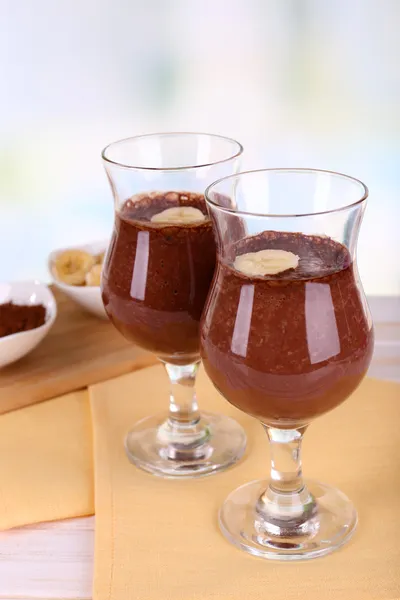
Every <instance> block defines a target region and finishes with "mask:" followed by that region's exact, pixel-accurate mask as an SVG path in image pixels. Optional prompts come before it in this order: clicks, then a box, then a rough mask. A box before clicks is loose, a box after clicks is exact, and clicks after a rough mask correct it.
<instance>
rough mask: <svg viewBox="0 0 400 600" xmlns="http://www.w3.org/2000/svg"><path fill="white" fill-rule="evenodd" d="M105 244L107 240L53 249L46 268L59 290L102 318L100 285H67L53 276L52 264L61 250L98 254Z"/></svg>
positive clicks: (103, 249)
mask: <svg viewBox="0 0 400 600" xmlns="http://www.w3.org/2000/svg"><path fill="white" fill-rule="evenodd" d="M107 246H108V241H104V240H103V241H101V242H93V243H91V244H84V245H81V246H70V247H68V248H60V249H59V250H54V252H52V253H51V254H50V256H49V260H48V269H49V273H50V276H51V280H52V283H53V284H54V285H55V286H56V287H57V288H58V289H59V290H61V291H62V292H64V293H65V294H66V295H67V296H69V297H70V298H71V300H73V301H74V302H76V303H77V304H79V305H80V306H82V308H84V309H85V310H87V311H88V312H91V313H92V314H94V315H96V317H100V318H102V319H107V314H106V311H105V310H104V306H103V302H102V300H101V291H100V287H99V286H89V285H87V286H86V285H82V286H81V285H68V284H66V283H63V282H62V281H59V280H58V279H57V278H56V277H55V275H54V269H53V265H54V261H55V259H56V257H57V255H58V254H61V252H65V250H84V251H85V252H89V253H90V254H100V252H104V251H105V250H106V249H107Z"/></svg>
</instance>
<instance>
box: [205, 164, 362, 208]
mask: <svg viewBox="0 0 400 600" xmlns="http://www.w3.org/2000/svg"><path fill="white" fill-rule="evenodd" d="M254 173H300V174H304V173H315V174H318V173H325V174H327V175H332V176H334V177H339V178H341V179H347V180H348V181H349V182H351V183H356V184H357V185H358V186H359V187H361V189H362V191H363V193H362V196H361V198H359V199H358V200H356V201H355V202H351V203H350V204H345V205H343V206H339V207H338V208H331V209H329V210H322V211H317V212H305V213H301V212H300V213H256V212H251V211H246V210H235V209H234V208H229V207H225V206H221V205H220V204H218V203H217V202H214V201H213V200H212V199H211V198H210V191H211V190H212V188H215V187H217V186H218V185H219V184H220V183H222V182H223V181H227V180H229V179H232V180H234V179H239V178H240V177H241V176H242V175H250V174H254ZM368 195H369V190H368V188H367V186H366V185H365V183H363V182H362V181H361V180H360V179H356V178H355V177H352V176H351V175H346V174H344V173H338V172H337V171H329V170H327V169H312V168H307V167H281V168H279V167H278V168H274V167H272V168H266V169H253V170H250V171H241V172H240V173H234V174H232V175H227V176H225V177H221V178H220V179H217V180H216V181H214V182H213V183H211V184H210V185H209V186H208V187H207V188H206V190H205V192H204V197H205V200H206V202H207V204H210V205H212V206H213V207H215V208H217V209H218V210H221V211H222V212H226V213H230V214H233V215H247V216H251V217H271V218H280V219H282V218H286V217H288V218H294V217H313V216H318V215H327V214H331V213H337V212H340V211H342V210H347V209H349V208H352V207H354V206H357V205H358V204H362V203H363V202H365V200H366V199H367V198H368Z"/></svg>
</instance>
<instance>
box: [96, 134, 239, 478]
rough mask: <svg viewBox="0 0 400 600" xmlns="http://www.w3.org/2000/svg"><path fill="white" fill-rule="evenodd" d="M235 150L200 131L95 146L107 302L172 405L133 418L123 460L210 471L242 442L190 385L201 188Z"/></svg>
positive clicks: (200, 276)
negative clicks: (108, 204) (99, 159)
mask: <svg viewBox="0 0 400 600" xmlns="http://www.w3.org/2000/svg"><path fill="white" fill-rule="evenodd" d="M241 154H242V146H241V145H240V144H239V143H238V142H236V141H234V140H231V139H228V138H224V137H220V136H215V135H208V134H198V133H165V134H150V135H143V136H138V137H135V138H129V139H126V140H122V141H120V142H115V143H113V144H110V145H109V146H107V148H105V150H104V151H103V154H102V156H103V161H104V166H105V169H106V172H107V175H108V178H109V181H110V184H111V188H112V191H113V195H114V201H115V224H114V231H113V235H112V239H111V243H110V246H109V249H108V252H107V255H106V258H105V262H104V268H103V275H102V283H101V287H102V297H103V302H104V306H105V309H106V311H107V314H108V316H109V318H110V320H111V321H112V323H113V324H114V325H115V327H116V328H117V329H118V330H119V331H120V332H121V333H122V335H124V336H125V337H126V338H127V339H128V340H131V341H132V342H133V343H135V344H137V345H139V346H141V347H142V348H145V349H147V350H149V351H150V352H153V353H154V354H155V355H156V356H157V357H158V358H159V359H160V361H161V362H162V363H163V364H164V366H165V369H166V372H167V374H168V377H169V380H170V395H169V412H167V411H166V412H165V413H164V414H161V415H156V416H150V417H148V418H146V419H144V420H143V421H141V422H139V423H137V424H136V425H134V427H133V429H132V430H131V431H130V432H129V433H128V435H127V437H126V441H125V447H126V452H127V455H128V457H129V458H130V460H131V461H132V462H134V463H135V464H136V465H137V466H139V467H141V468H142V469H144V470H146V471H149V472H151V473H153V474H155V475H160V476H163V477H179V478H182V477H197V476H200V475H209V474H211V473H215V472H217V471H219V470H221V469H224V468H226V467H228V466H229V465H231V464H233V463H235V462H236V461H237V460H239V458H240V457H241V456H242V454H243V452H244V449H245V445H246V437H245V434H244V431H243V429H242V428H241V427H240V426H239V425H238V424H237V423H236V422H235V421H234V420H233V419H230V418H228V417H225V416H222V415H215V414H206V413H203V412H200V411H199V408H198V402H197V398H196V393H195V379H196V373H197V371H198V368H199V364H200V339H199V323H200V317H201V313H202V310H203V307H204V303H205V300H206V297H207V294H208V290H209V287H210V284H211V280H212V277H213V274H214V269H215V259H216V248H215V241H214V234H213V231H212V226H211V221H210V218H209V216H208V212H207V208H206V204H205V200H204V190H205V188H206V187H207V185H209V184H210V183H211V182H212V181H215V180H216V179H218V178H219V177H223V176H226V175H230V174H232V173H235V172H237V169H238V162H239V158H240V156H241ZM220 201H221V203H222V204H223V203H224V199H222V198H221V199H220ZM225 201H226V202H227V201H228V200H227V199H225ZM166 396H167V393H166ZM136 401H137V402H143V401H144V402H145V401H146V400H145V398H138V399H137V400H136Z"/></svg>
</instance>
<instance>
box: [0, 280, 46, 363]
mask: <svg viewBox="0 0 400 600" xmlns="http://www.w3.org/2000/svg"><path fill="white" fill-rule="evenodd" d="M6 302H14V304H29V305H33V304H43V306H44V307H45V308H46V321H45V323H44V324H43V325H41V326H40V327H37V328H36V329H31V330H30V331H21V332H20V333H13V334H12V335H6V336H5V337H2V338H0V368H1V367H5V366H6V365H9V364H10V363H13V362H15V361H16V360H18V359H19V358H22V357H23V356H25V354H28V352H30V351H31V350H33V349H34V348H36V346H37V345H38V344H39V343H40V342H41V341H42V339H43V338H44V337H45V336H46V335H47V334H48V333H49V331H50V329H51V328H52V326H53V323H54V321H55V320H56V316H57V304H56V301H55V298H54V296H53V294H52V293H51V291H50V290H49V288H48V287H47V285H44V284H43V283H40V282H39V281H16V282H11V283H0V304H4V303H6Z"/></svg>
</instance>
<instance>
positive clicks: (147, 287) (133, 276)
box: [102, 192, 215, 364]
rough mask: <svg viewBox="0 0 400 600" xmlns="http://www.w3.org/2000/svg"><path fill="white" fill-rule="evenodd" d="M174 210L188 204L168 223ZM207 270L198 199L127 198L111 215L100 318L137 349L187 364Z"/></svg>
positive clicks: (210, 246)
mask: <svg viewBox="0 0 400 600" xmlns="http://www.w3.org/2000/svg"><path fill="white" fill-rule="evenodd" d="M178 207H190V211H189V213H190V214H189V217H188V218H187V215H183V214H182V221H180V215H176V214H175V217H174V219H173V220H172V221H171V222H168V220H169V219H170V218H171V216H170V215H169V213H170V212H171V209H174V208H178ZM179 210H180V209H179ZM163 211H166V212H165V213H163ZM173 212H174V211H172V213H173ZM160 213H163V214H165V216H162V217H161V215H160ZM175 213H176V211H175ZM193 215H194V217H193ZM159 216H160V217H161V220H158V217H159ZM163 219H165V221H164V220H163ZM185 219H186V221H185ZM214 267H215V243H214V236H213V232H212V227H211V222H210V220H209V218H208V215H207V209H206V206H205V201H204V197H203V196H202V195H200V194H193V193H188V192H187V193H184V192H180V193H176V192H168V193H162V192H160V193H156V192H155V193H151V194H147V195H145V194H143V195H140V196H135V197H133V198H131V199H129V200H127V201H126V202H125V203H124V204H123V205H122V207H121V209H120V210H119V212H118V213H117V215H116V220H115V228H114V234H113V237H112V241H111V244H110V248H109V251H108V254H107V257H106V260H105V264H104V269H103V277H102V295H103V302H104V306H105V309H106V311H107V314H108V316H109V317H110V319H111V321H112V322H113V323H114V325H115V326H116V328H117V329H118V330H119V331H120V332H121V333H122V334H123V335H124V336H125V337H126V338H128V339H129V340H132V341H133V342H135V343H137V344H138V345H139V346H141V347H143V348H146V349H147V350H150V351H151V352H153V353H154V354H156V355H157V356H159V357H160V358H162V359H165V360H167V361H168V362H172V363H175V364H187V363H190V362H192V361H193V360H196V359H197V358H198V357H199V321H200V316H201V313H202V310H203V306H204V303H205V300H206V297H207V293H208V290H209V287H210V283H211V279H212V276H213V273H214Z"/></svg>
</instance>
